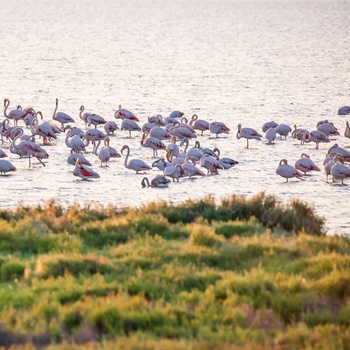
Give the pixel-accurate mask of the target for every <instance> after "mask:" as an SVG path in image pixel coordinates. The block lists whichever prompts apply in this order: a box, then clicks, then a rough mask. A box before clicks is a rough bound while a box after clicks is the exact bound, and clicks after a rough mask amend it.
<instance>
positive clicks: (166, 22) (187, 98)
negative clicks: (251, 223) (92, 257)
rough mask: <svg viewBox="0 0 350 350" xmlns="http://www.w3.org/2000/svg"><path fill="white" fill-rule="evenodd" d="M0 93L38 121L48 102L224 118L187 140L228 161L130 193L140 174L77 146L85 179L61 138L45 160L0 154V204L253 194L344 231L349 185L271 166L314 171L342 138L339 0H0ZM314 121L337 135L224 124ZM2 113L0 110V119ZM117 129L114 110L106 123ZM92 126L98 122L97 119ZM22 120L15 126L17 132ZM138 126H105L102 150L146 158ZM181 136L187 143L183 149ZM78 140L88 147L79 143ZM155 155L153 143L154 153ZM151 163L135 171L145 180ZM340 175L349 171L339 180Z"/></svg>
mask: <svg viewBox="0 0 350 350" xmlns="http://www.w3.org/2000/svg"><path fill="white" fill-rule="evenodd" d="M1 4H2V6H1V8H2V19H1V21H0V33H1V39H0V40H1V46H2V50H1V51H0V60H1V65H0V73H1V74H0V77H1V82H0V97H1V98H9V99H10V101H11V105H10V109H12V108H14V107H15V106H16V105H17V104H21V105H22V106H23V107H25V106H29V105H30V106H33V107H34V108H35V109H36V110H41V111H42V112H43V114H44V119H45V120H49V119H50V118H51V117H52V113H53V110H54V107H55V99H56V98H58V99H59V110H60V111H62V112H65V113H68V114H69V115H71V116H72V117H74V118H75V121H76V125H77V126H79V127H84V125H83V122H82V121H81V120H80V119H79V107H80V105H81V104H84V106H85V108H86V110H87V111H90V112H94V113H96V114H100V115H101V116H103V117H104V118H105V119H106V120H113V119H114V117H113V116H114V111H115V110H116V109H117V108H118V105H119V104H122V106H123V107H124V108H127V109H129V110H131V111H133V112H134V113H135V114H136V115H137V116H138V117H139V118H140V120H141V122H140V125H142V124H143V123H144V122H146V121H147V117H148V116H152V115H156V114H158V113H159V114H161V115H163V117H166V116H168V115H169V114H170V112H171V111H173V110H181V111H183V112H184V113H185V115H186V116H187V117H190V116H191V115H192V114H193V113H197V114H198V116H199V117H200V118H201V119H206V120H208V121H209V122H211V121H222V122H225V123H226V124H227V125H228V126H229V127H230V128H231V133H230V134H229V135H225V136H223V137H220V138H219V139H215V138H213V135H210V134H209V133H206V134H205V135H204V136H198V139H199V140H200V142H201V145H202V146H207V147H219V148H220V150H221V154H222V155H223V156H228V157H232V158H234V159H236V160H238V161H239V162H240V164H239V165H237V166H236V167H235V168H233V169H231V170H229V171H221V172H220V174H219V175H218V176H208V177H205V178H201V179H195V180H190V179H182V180H181V181H180V182H179V183H174V184H171V185H170V186H169V188H167V189H151V188H148V189H142V188H141V185H140V182H141V179H142V177H143V176H142V175H136V174H135V173H134V172H133V171H131V170H128V169H125V167H124V165H123V162H124V157H123V158H119V159H115V160H113V161H111V162H110V166H109V167H108V168H101V167H100V166H99V161H98V160H97V157H96V156H95V155H93V154H92V153H88V154H87V155H86V157H87V158H88V159H89V160H90V161H91V162H92V164H93V168H94V170H96V171H97V172H99V174H100V176H101V178H100V179H99V180H98V181H94V182H86V181H80V180H79V179H77V178H76V177H74V176H73V174H72V171H73V166H71V165H68V164H67V162H66V159H67V157H68V155H69V150H68V148H67V147H66V146H65V144H64V138H65V135H63V134H61V135H60V136H59V137H58V140H57V141H55V142H54V145H52V146H47V147H46V150H47V152H48V153H49V154H50V158H49V160H48V162H47V166H46V167H45V168H43V167H42V166H41V165H39V164H36V163H34V165H33V166H32V168H30V169H29V168H28V160H27V159H19V158H18V157H17V156H15V155H12V154H10V152H9V151H8V147H9V146H8V144H5V145H3V146H2V148H3V149H4V150H5V151H7V153H8V154H9V159H10V160H11V162H12V163H13V164H14V165H15V166H16V167H17V169H18V171H17V172H16V173H14V174H13V175H11V176H3V177H1V187H0V206H1V207H2V208H9V207H14V206H16V205H17V204H18V203H24V204H38V203H42V201H43V200H48V199H51V198H56V199H57V201H58V202H60V203H62V204H65V205H66V204H67V205H69V204H72V203H74V202H79V203H88V202H91V201H96V202H98V203H101V204H103V205H106V204H108V203H113V204H115V205H118V206H139V205H141V204H144V203H147V202H150V201H154V200H159V199H164V200H167V201H172V202H174V203H178V202H182V201H184V200H186V199H187V198H201V197H203V196H205V195H213V196H215V198H217V199H218V200H219V199H220V198H222V197H223V196H227V195H232V194H242V195H247V196H252V195H254V194H256V193H258V192H259V191H262V190H264V191H266V192H267V193H271V194H275V195H277V196H278V198H280V199H281V200H282V201H288V200H290V199H291V198H295V197H297V198H301V199H303V200H305V201H307V202H308V203H310V204H312V205H314V206H315V208H316V210H317V212H318V213H319V214H320V215H323V216H325V218H326V219H327V224H326V226H327V229H328V232H329V233H330V234H334V233H349V232H350V230H349V228H350V218H349V205H348V199H349V194H350V186H340V185H339V184H338V183H336V184H327V183H326V182H325V174H324V172H323V171H321V172H320V173H313V174H312V175H311V176H307V177H305V181H299V180H292V181H290V182H289V183H286V182H285V180H284V179H282V178H281V177H279V176H278V175H276V174H275V169H276V167H277V165H278V163H279V161H280V159H282V158H287V159H288V161H289V163H290V164H292V165H294V163H295V161H296V160H297V159H298V158H299V157H300V155H301V153H302V152H306V153H308V154H309V155H310V157H311V158H312V159H313V160H314V162H315V163H316V164H318V165H319V166H320V167H322V161H323V159H324V158H325V155H326V152H327V150H328V148H329V147H330V146H331V145H333V144H334V143H335V142H338V143H339V144H340V145H341V146H342V147H347V148H350V140H349V139H346V138H345V137H344V136H343V134H344V130H345V122H346V120H348V119H350V117H348V116H338V115H337V110H338V108H339V107H341V106H343V105H350V94H349V91H350V90H349V81H350V62H349V51H348V48H349V47H350V26H349V23H348V17H349V16H348V14H349V13H350V2H349V1H338V0H329V1H327V0H323V1H321V0H315V1H297V0H294V1H293V0H292V1H291V0H288V1H287V0H281V1H273V0H271V1H268V0H260V1H254V0H252V1H244V0H226V1H225V0H222V1H220V0H197V1H195V0H172V1H166V0H163V1H161V0H153V1H152V0H142V1H141V0H139V1H138V0H127V1H126V0H125V1H124V0H119V1H112V0H98V1H97V0H91V1H83V0H73V1H72V0H70V1H68V0H62V1H48V0H35V1H34V0H17V1H13V2H8V1H4V0H1ZM324 119H328V120H330V121H332V122H333V123H334V124H335V126H336V127H338V129H339V131H340V133H341V136H338V137H337V138H335V139H334V140H332V141H331V143H330V144H321V145H320V149H319V150H316V149H315V145H314V144H313V143H312V144H311V143H310V144H307V145H305V146H301V145H300V144H299V143H298V142H297V141H295V140H293V139H292V138H291V136H290V135H289V136H288V137H287V139H286V140H279V139H278V140H277V141H276V144H275V145H274V146H268V145H266V140H265V139H263V140H262V141H251V148H250V149H245V145H246V144H245V140H243V139H241V140H237V139H236V131H237V124H238V123H242V126H243V127H252V128H255V129H257V130H258V131H261V126H262V124H263V123H265V122H267V121H270V120H275V121H276V122H278V123H286V124H288V125H290V126H291V127H293V125H294V124H297V125H298V127H304V128H307V129H309V130H310V131H311V130H314V129H315V128H316V123H317V122H318V121H320V120H324ZM1 120H3V115H2V114H1V115H0V121H1ZM117 124H118V125H119V126H120V120H118V121H117ZM99 128H101V129H102V130H103V128H102V127H99ZM29 132H30V131H29V130H26V133H29ZM140 138H141V135H140V133H137V134H135V136H134V137H133V138H132V139H131V140H130V139H129V138H128V133H127V132H123V131H120V130H118V131H117V132H116V136H115V137H113V138H112V140H111V146H113V147H115V148H117V149H119V150H120V148H121V147H122V146H123V145H124V144H129V146H130V148H131V156H132V157H133V158H142V159H144V160H145V161H146V162H148V163H149V164H151V163H152V161H153V159H152V157H151V156H152V152H151V151H150V150H149V149H145V148H142V147H141V146H140ZM193 144H194V141H191V143H190V145H191V146H192V145H193ZM91 150H92V149H91V148H89V151H90V152H91ZM161 155H164V153H161ZM158 173H160V172H159V171H158V170H157V169H154V170H152V171H151V172H149V173H148V175H147V176H148V177H152V176H154V175H156V174H158ZM346 182H348V183H350V180H348V181H346Z"/></svg>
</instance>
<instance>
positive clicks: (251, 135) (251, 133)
mask: <svg viewBox="0 0 350 350" xmlns="http://www.w3.org/2000/svg"><path fill="white" fill-rule="evenodd" d="M236 137H237V139H240V138H241V137H243V138H245V139H247V149H248V148H249V140H250V139H255V140H259V141H261V135H260V134H259V133H258V132H257V131H256V130H255V129H252V128H242V125H241V124H238V131H237V135H236Z"/></svg>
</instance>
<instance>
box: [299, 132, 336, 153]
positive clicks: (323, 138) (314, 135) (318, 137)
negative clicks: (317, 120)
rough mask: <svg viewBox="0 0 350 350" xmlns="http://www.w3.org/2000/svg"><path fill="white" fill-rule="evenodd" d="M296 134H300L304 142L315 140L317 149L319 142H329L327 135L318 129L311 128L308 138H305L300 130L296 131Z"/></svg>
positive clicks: (304, 134)
mask: <svg viewBox="0 0 350 350" xmlns="http://www.w3.org/2000/svg"><path fill="white" fill-rule="evenodd" d="M298 135H300V136H301V137H302V139H303V141H304V142H305V143H310V142H311V141H312V142H315V143H316V149H318V147H319V144H320V142H331V141H330V140H329V138H328V136H327V135H326V134H325V133H323V132H322V131H319V130H313V131H311V132H310V134H309V138H308V139H306V133H305V132H304V131H300V132H299V133H298Z"/></svg>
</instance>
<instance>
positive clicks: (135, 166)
mask: <svg viewBox="0 0 350 350" xmlns="http://www.w3.org/2000/svg"><path fill="white" fill-rule="evenodd" d="M124 150H126V157H125V163H124V165H125V168H127V169H132V170H135V171H136V174H138V173H139V171H147V170H151V169H152V167H151V166H149V165H148V164H146V163H145V162H144V161H143V160H141V159H131V160H130V161H129V163H128V158H129V154H130V148H129V146H128V145H124V146H123V147H122V149H121V151H120V153H121V154H123V151H124Z"/></svg>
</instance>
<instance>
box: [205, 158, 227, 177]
mask: <svg viewBox="0 0 350 350" xmlns="http://www.w3.org/2000/svg"><path fill="white" fill-rule="evenodd" d="M200 161H201V166H202V167H203V168H206V169H207V174H209V173H211V174H214V173H215V174H217V173H218V169H224V167H223V166H222V165H221V164H220V162H219V161H218V160H217V159H216V158H214V157H212V156H209V155H207V154H205V155H203V156H202V158H201V159H200Z"/></svg>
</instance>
